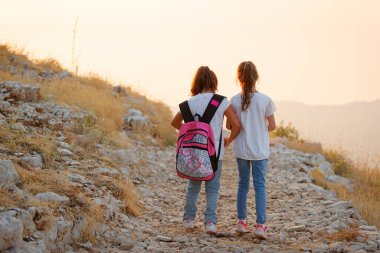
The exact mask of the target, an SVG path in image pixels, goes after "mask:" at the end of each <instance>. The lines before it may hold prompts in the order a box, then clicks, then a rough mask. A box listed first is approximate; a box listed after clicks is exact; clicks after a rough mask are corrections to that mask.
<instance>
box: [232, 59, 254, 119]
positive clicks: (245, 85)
mask: <svg viewBox="0 0 380 253" xmlns="http://www.w3.org/2000/svg"><path fill="white" fill-rule="evenodd" d="M237 76H238V80H239V82H240V86H241V90H242V92H241V93H242V95H241V96H242V99H241V110H242V111H243V112H244V111H247V109H248V107H249V105H250V104H251V93H252V92H253V90H254V88H255V85H256V82H257V80H258V79H259V74H258V73H257V69H256V66H255V65H254V64H253V63H252V62H251V61H246V62H242V63H240V64H239V67H238V70H237Z"/></svg>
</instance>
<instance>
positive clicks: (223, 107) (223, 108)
mask: <svg viewBox="0 0 380 253" xmlns="http://www.w3.org/2000/svg"><path fill="white" fill-rule="evenodd" d="M230 105H231V103H230V102H229V101H228V100H227V98H225V99H223V101H222V104H221V105H220V107H221V109H222V111H223V113H224V112H225V111H226V110H227V108H228V107H229V106H230Z"/></svg>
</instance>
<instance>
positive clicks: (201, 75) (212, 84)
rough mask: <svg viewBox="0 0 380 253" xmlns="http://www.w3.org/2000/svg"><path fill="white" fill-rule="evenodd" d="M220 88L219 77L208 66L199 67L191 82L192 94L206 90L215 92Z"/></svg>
mask: <svg viewBox="0 0 380 253" xmlns="http://www.w3.org/2000/svg"><path fill="white" fill-rule="evenodd" d="M217 89H218V78H216V75H215V73H214V71H212V70H211V69H209V67H207V66H202V67H199V69H198V70H197V73H195V76H194V79H193V82H192V84H191V95H192V96H195V95H198V94H199V93H201V92H202V91H205V90H212V91H213V92H215V91H216V90H217Z"/></svg>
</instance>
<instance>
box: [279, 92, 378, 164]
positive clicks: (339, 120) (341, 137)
mask: <svg viewBox="0 0 380 253" xmlns="http://www.w3.org/2000/svg"><path fill="white" fill-rule="evenodd" d="M276 105H277V109H278V110H277V112H276V117H277V118H278V120H279V122H280V121H281V120H283V121H284V122H291V123H292V124H293V125H294V126H295V127H296V128H297V129H298V130H299V131H300V133H301V137H303V138H306V139H309V140H311V141H317V142H321V143H322V144H323V145H324V146H327V147H329V146H332V147H341V148H343V149H344V150H346V151H348V152H349V154H350V155H351V156H353V157H354V159H353V160H364V159H366V158H368V156H369V157H370V158H371V159H377V161H379V159H380V142H379V140H380V132H379V129H380V117H378V115H379V111H380V100H376V101H372V102H356V103H350V104H346V105H339V106H311V105H306V104H302V103H296V102H277V103H276Z"/></svg>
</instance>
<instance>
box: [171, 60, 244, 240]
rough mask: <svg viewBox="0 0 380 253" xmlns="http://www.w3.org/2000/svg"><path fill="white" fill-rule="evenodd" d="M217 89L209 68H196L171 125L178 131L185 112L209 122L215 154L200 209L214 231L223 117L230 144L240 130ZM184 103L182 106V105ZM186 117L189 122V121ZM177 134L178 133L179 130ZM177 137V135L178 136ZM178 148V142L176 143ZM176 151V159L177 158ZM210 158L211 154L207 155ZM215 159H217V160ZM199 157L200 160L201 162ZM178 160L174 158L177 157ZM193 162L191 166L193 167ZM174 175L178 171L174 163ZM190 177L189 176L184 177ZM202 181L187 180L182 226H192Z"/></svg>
mask: <svg viewBox="0 0 380 253" xmlns="http://www.w3.org/2000/svg"><path fill="white" fill-rule="evenodd" d="M217 88H218V80H217V77H216V75H215V73H214V72H213V71H211V70H210V69H209V68H208V67H207V66H202V67H200V68H199V69H198V70H197V72H196V74H195V77H194V79H193V82H192V85H191V96H192V97H191V98H190V99H189V100H188V101H185V102H184V103H182V104H181V105H180V109H181V110H180V112H178V113H177V114H176V115H175V116H174V118H173V120H172V122H171V124H172V126H173V127H175V128H176V129H178V130H180V129H181V127H182V126H183V125H184V123H182V121H183V120H184V119H185V124H186V122H189V119H187V118H188V115H189V114H190V118H191V117H192V119H191V120H192V121H202V122H203V121H204V118H205V117H208V116H209V117H208V118H209V119H208V120H207V121H205V122H207V123H209V125H210V126H211V129H212V135H213V137H214V138H213V141H212V142H213V144H214V145H213V146H215V147H218V148H215V152H216V157H217V158H214V159H212V160H215V162H214V164H215V166H214V167H215V169H216V171H214V173H213V178H212V179H211V180H209V179H207V180H208V181H206V182H205V189H206V198H207V203H206V210H205V211H204V224H205V229H206V232H207V233H210V234H214V233H216V224H217V215H216V209H217V205H218V197H219V188H220V176H221V172H222V160H223V154H224V145H223V142H224V139H223V138H222V129H223V118H224V116H226V117H227V119H228V122H230V128H231V135H230V136H229V137H228V138H226V139H227V140H228V142H229V143H231V142H232V141H233V140H234V138H235V137H236V136H237V135H238V133H239V131H240V124H239V121H238V119H237V117H236V115H235V112H234V110H233V109H232V107H231V105H230V103H229V102H228V100H227V99H226V98H225V97H222V96H220V95H216V94H215V92H216V91H217ZM218 98H219V100H218ZM183 105H186V106H187V108H188V109H189V110H188V113H187V115H183V111H184V109H183ZM186 106H185V107H186ZM213 106H215V108H214V111H213V113H212V115H208V116H206V115H205V114H208V113H206V111H208V109H207V108H208V107H213ZM210 118H211V119H210ZM191 120H190V121H191ZM180 133H181V132H180ZM179 139H180V138H179ZM177 147H178V143H177ZM178 155H179V154H178V153H177V159H178ZM210 158H211V157H210ZM218 158H219V159H218ZM202 159H204V158H201V159H200V160H201V161H202ZM193 160H197V161H190V162H191V163H193V162H194V163H196V164H197V165H198V163H200V162H199V160H198V159H193ZM177 163H178V160H177ZM197 165H195V167H196V166H197ZM177 174H179V175H180V173H179V172H178V166H177ZM187 178H190V177H187ZM201 185H202V181H201V180H193V179H189V181H188V185H187V191H186V204H185V210H184V215H183V225H184V227H185V228H186V229H194V227H195V218H196V213H197V201H198V195H199V192H200V189H201Z"/></svg>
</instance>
